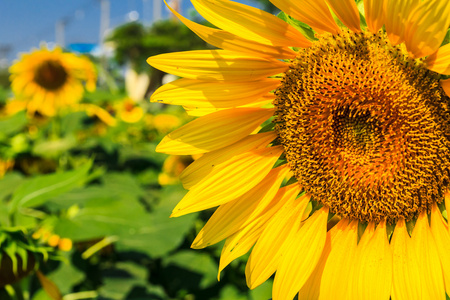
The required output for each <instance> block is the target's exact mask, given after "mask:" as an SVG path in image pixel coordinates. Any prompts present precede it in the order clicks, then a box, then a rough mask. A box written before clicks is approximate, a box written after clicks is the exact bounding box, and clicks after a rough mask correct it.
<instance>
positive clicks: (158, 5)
mask: <svg viewBox="0 0 450 300" xmlns="http://www.w3.org/2000/svg"><path fill="white" fill-rule="evenodd" d="M162 3H163V1H159V0H153V23H154V22H157V21H159V20H161V19H162V9H163V6H162Z"/></svg>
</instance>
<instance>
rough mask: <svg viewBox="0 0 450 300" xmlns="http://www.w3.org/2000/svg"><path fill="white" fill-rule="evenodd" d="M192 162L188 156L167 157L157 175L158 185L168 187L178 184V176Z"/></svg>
mask: <svg viewBox="0 0 450 300" xmlns="http://www.w3.org/2000/svg"><path fill="white" fill-rule="evenodd" d="M193 161H194V160H193V158H192V156H190V155H171V156H169V157H167V158H166V160H165V161H164V164H163V167H162V170H161V173H160V174H159V175H158V182H159V184H160V185H170V184H176V183H178V182H179V179H178V178H179V176H180V174H181V173H182V172H183V170H184V169H185V168H186V167H187V166H188V165H189V164H190V163H191V162H193Z"/></svg>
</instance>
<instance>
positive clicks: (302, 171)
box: [148, 0, 450, 300]
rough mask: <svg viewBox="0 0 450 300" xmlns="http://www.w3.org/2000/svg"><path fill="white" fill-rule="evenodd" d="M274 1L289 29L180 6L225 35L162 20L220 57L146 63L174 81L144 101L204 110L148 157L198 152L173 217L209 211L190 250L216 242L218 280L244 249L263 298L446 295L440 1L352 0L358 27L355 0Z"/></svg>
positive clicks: (449, 4)
mask: <svg viewBox="0 0 450 300" xmlns="http://www.w3.org/2000/svg"><path fill="white" fill-rule="evenodd" d="M271 2H272V3H273V4H275V5H276V6H278V8H280V9H281V10H282V11H284V13H285V14H284V15H283V14H281V15H282V16H283V17H284V19H285V20H286V21H287V22H289V24H288V23H287V22H285V21H283V20H282V19H281V18H277V17H275V16H273V15H271V14H268V13H266V12H263V11H261V10H259V9H256V8H252V7H249V6H245V5H243V4H239V3H235V2H231V1H228V0H192V3H193V4H194V6H195V8H196V9H197V11H198V12H199V13H200V14H201V15H203V16H204V17H205V19H207V20H208V21H209V22H211V23H212V24H214V25H215V26H217V27H218V28H221V29H215V28H209V27H205V26H203V25H199V24H196V23H194V22H192V21H189V20H187V19H186V18H184V17H182V16H180V15H179V14H177V13H176V12H175V11H173V10H172V12H173V13H174V14H176V15H177V16H178V18H180V20H181V21H182V22H183V23H184V24H186V25H187V26H188V27H189V28H190V29H191V30H193V31H194V32H195V33H196V34H197V35H199V36H200V37H201V38H203V39H204V40H205V41H207V42H209V43H210V44H212V45H213V46H217V47H219V48H222V49H223V50H201V51H189V52H181V53H180V52H178V53H169V54H162V55H157V56H154V57H150V58H149V59H148V63H149V64H150V65H152V66H154V67H156V68H159V69H161V70H163V71H165V72H169V73H173V74H175V75H178V76H181V77H185V78H182V79H179V80H177V81H174V82H172V83H169V84H167V85H165V86H163V87H161V88H160V89H158V90H157V91H156V92H155V93H154V94H153V96H152V101H154V102H162V103H167V104H175V105H183V106H184V107H187V108H188V109H193V108H198V111H199V113H198V115H202V114H203V116H201V117H200V118H198V119H196V120H194V121H192V122H191V123H189V124H187V125H185V126H183V127H181V128H179V129H177V130H175V131H174V132H172V133H170V134H169V135H167V136H166V137H165V138H164V139H163V140H162V141H161V143H160V144H159V146H158V148H157V151H159V152H164V153H168V154H175V155H181V154H184V155H186V154H191V155H192V154H199V153H205V154H204V155H203V156H202V157H201V158H199V159H198V160H196V161H195V162H194V163H192V164H191V165H190V166H189V167H187V168H186V169H185V171H184V172H183V173H182V174H181V180H182V182H183V185H184V186H185V187H186V188H187V189H189V192H188V193H187V194H186V196H185V197H184V198H183V199H182V200H181V202H180V203H179V204H178V205H177V206H176V207H175V209H174V212H173V214H172V216H174V217H177V216H181V215H184V214H188V213H191V212H195V211H200V210H204V209H208V208H211V207H215V206H219V208H218V209H217V210H216V212H215V213H214V214H213V216H212V217H211V218H210V220H209V221H208V222H207V223H206V225H205V227H204V228H203V229H202V230H201V231H200V233H199V234H198V236H197V238H196V239H195V240H194V242H193V245H192V247H194V248H203V247H206V246H209V245H211V244H215V243H217V242H219V241H220V240H222V239H226V241H225V245H224V247H223V250H222V255H221V261H220V267H219V269H220V270H222V269H223V268H224V267H225V266H226V265H227V264H229V263H230V262H231V261H232V260H233V259H235V258H237V257H239V256H241V255H243V254H244V253H246V252H247V251H249V250H250V249H251V248H252V252H251V255H250V257H249V259H248V262H247V266H246V277H247V284H248V286H249V287H250V288H255V287H256V286H258V285H260V284H261V283H262V282H264V281H265V280H267V279H268V278H269V277H270V276H271V275H272V274H273V273H275V278H274V285H273V299H274V300H280V299H292V298H294V297H295V295H296V294H298V299H389V298H390V297H391V298H392V299H442V300H444V299H445V298H446V296H445V294H446V293H447V294H448V295H450V255H449V253H450V233H449V229H448V221H446V220H445V218H444V217H446V218H447V219H448V215H447V211H446V209H445V207H447V210H448V208H449V206H450V194H449V193H448V186H449V183H450V177H449V176H450V172H449V171H450V170H449V167H450V141H449V138H450V107H449V104H450V98H449V95H450V80H445V79H444V78H445V76H443V75H450V44H447V45H445V46H442V47H441V43H442V41H443V39H444V37H445V35H446V33H447V28H448V27H449V25H450V1H448V0H429V1H407V0H384V1H383V0H364V10H363V11H364V15H365V22H361V21H362V20H360V18H361V14H360V13H359V11H358V8H357V5H356V3H355V2H354V1H353V0H315V1H308V0H296V1H290V0H271ZM361 2H362V1H361ZM333 14H334V16H336V17H337V18H334V17H333ZM294 18H295V19H294ZM337 19H339V20H340V21H339V22H338V24H339V25H337V23H336V21H337ZM297 20H298V21H300V22H304V23H307V24H309V26H310V27H311V28H312V29H313V30H314V31H315V34H313V35H308V38H306V37H305V35H303V34H302V33H301V32H300V30H301V31H302V32H306V33H307V32H309V31H308V30H309V29H308V28H309V27H307V26H306V25H301V26H297V25H298V24H301V23H299V22H298V21H297ZM290 24H294V25H296V26H295V27H294V25H290ZM360 24H364V26H363V27H364V28H361V25H360ZM365 24H367V27H366V26H365ZM383 25H385V27H384V28H385V29H386V30H384V29H381V28H382V26H383ZM297 28H298V29H300V30H297ZM211 108H215V109H218V110H217V111H215V112H214V110H211ZM267 120H272V122H266V121H267ZM264 122H266V124H267V125H266V126H264V127H263V130H261V131H260V132H259V133H257V134H251V133H252V132H253V131H254V130H255V128H257V127H258V126H259V125H260V124H262V123H264ZM444 202H445V203H444ZM329 220H330V222H328V221H329ZM337 220H340V221H339V222H337V224H336V221H337ZM333 225H334V226H333Z"/></svg>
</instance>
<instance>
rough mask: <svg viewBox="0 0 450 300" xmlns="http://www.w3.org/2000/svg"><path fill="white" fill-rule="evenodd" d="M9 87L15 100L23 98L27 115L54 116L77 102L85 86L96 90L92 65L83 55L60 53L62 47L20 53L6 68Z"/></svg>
mask: <svg viewBox="0 0 450 300" xmlns="http://www.w3.org/2000/svg"><path fill="white" fill-rule="evenodd" d="M9 71H10V73H11V77H10V79H11V88H12V90H13V92H14V93H15V95H16V98H17V100H22V101H26V108H27V111H28V112H29V113H30V114H34V113H35V112H39V113H40V114H42V115H45V116H53V115H55V114H56V113H57V111H58V110H59V109H61V108H64V107H68V106H71V105H73V104H75V103H77V102H78V101H79V100H80V99H81V98H82V96H83V93H84V87H83V83H82V82H85V83H86V84H85V86H86V89H87V90H89V91H93V90H95V84H96V80H97V75H96V71H95V68H94V65H93V64H92V63H91V62H90V60H89V59H87V58H85V57H78V56H76V55H75V54H72V53H63V52H62V50H61V48H55V49H54V50H48V49H46V48H41V49H39V50H38V49H37V50H34V51H32V52H31V53H25V54H22V56H21V58H20V60H19V61H18V62H16V63H15V64H14V65H12V66H11V67H10V69H9Z"/></svg>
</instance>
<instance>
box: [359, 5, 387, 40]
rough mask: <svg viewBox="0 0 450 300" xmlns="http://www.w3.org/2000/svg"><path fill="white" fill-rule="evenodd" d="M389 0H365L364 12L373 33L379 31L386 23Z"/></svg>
mask: <svg viewBox="0 0 450 300" xmlns="http://www.w3.org/2000/svg"><path fill="white" fill-rule="evenodd" d="M386 1H387V0H364V14H365V17H366V23H367V27H369V29H370V31H372V32H373V33H377V32H378V30H380V28H381V27H382V26H383V24H384V10H385V7H384V6H385V5H386V3H385V2H386Z"/></svg>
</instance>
